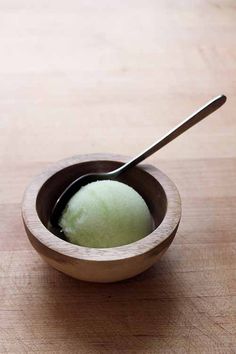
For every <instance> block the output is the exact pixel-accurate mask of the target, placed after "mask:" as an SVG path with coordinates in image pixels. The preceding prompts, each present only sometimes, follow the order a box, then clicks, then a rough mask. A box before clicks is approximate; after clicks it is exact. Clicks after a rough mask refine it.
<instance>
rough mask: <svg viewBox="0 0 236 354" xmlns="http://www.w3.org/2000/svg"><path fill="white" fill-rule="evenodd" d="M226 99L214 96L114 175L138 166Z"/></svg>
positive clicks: (221, 96) (218, 106)
mask: <svg viewBox="0 0 236 354" xmlns="http://www.w3.org/2000/svg"><path fill="white" fill-rule="evenodd" d="M225 101H226V96H224V95H220V96H217V97H215V98H213V99H212V100H211V101H209V102H207V103H206V104H205V105H204V106H202V107H201V108H199V109H198V110H197V111H196V112H194V113H193V114H191V115H190V116H189V117H187V118H186V119H185V120H184V121H183V122H181V123H180V124H178V125H177V126H176V127H175V128H173V129H172V130H170V131H169V132H168V133H167V134H166V135H164V136H163V137H162V138H161V139H160V140H158V141H157V142H155V143H154V144H152V145H151V146H150V147H149V148H147V149H146V150H144V151H143V152H142V153H141V154H139V155H138V156H136V157H134V158H133V159H132V160H131V161H129V162H127V163H126V164H124V165H122V166H121V167H119V168H118V169H116V170H115V171H113V173H114V176H116V177H117V176H118V175H119V174H120V173H122V172H124V171H126V170H127V169H128V168H130V167H133V166H136V165H137V164H138V163H139V162H141V161H143V160H144V159H146V158H147V157H148V156H150V155H152V154H153V153H154V152H156V151H158V150H160V149H161V148H162V147H163V146H165V145H166V144H168V143H169V142H171V141H172V140H174V139H175V138H177V136H179V135H181V134H183V133H184V132H185V131H186V130H188V129H189V128H191V127H193V126H194V125H195V124H197V123H198V122H200V121H201V120H202V119H203V118H205V117H207V116H209V114H211V113H213V112H214V111H216V110H217V109H218V108H220V107H221V106H222V105H223V104H224V103H225ZM113 173H112V174H113Z"/></svg>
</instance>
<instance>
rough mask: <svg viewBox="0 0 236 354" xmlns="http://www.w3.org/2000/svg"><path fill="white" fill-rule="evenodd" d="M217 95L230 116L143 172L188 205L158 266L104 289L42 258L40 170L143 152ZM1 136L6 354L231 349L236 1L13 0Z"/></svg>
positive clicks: (1, 344) (235, 308)
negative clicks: (28, 216)
mask: <svg viewBox="0 0 236 354" xmlns="http://www.w3.org/2000/svg"><path fill="white" fill-rule="evenodd" d="M221 93H224V94H226V95H227V96H228V101H227V103H226V105H225V106H224V107H223V108H222V109H221V110H219V111H218V112H216V113H215V114H214V116H213V115H212V116H211V117H209V118H208V119H206V120H205V121H204V122H201V123H200V124H199V125H198V126H196V127H194V128H192V130H191V131H189V132H187V133H186V134H185V135H184V136H182V137H180V138H178V139H177V140H176V141H175V142H172V143H171V144H170V145H169V146H168V147H165V148H164V149H163V150H162V151H160V152H159V153H157V154H156V155H155V156H153V157H152V158H149V160H148V162H150V163H153V164H154V165H155V166H157V167H159V168H161V169H162V170H163V171H164V172H165V173H167V174H168V175H169V176H170V177H171V178H172V179H173V181H174V182H175V183H176V185H177V186H178V188H179V191H180V194H181V197H182V203H183V216H182V220H181V225H180V228H179V231H178V233H177V236H176V238H175V241H174V243H173V244H172V246H171V247H170V249H169V250H168V252H167V253H166V254H165V255H164V257H163V258H162V259H161V261H160V262H159V263H157V264H156V265H155V266H154V267H153V268H151V269H150V270H148V271H146V272H145V273H143V274H142V275H140V276H137V277H136V278H134V279H131V280H128V281H124V282H121V283H115V284H106V285H103V284H90V283H83V282H79V281H76V280H74V279H71V278H69V277H67V276H65V275H63V274H60V273H59V272H57V271H55V270H53V269H51V268H49V266H47V265H46V264H45V263H44V262H43V261H42V260H41V259H40V258H39V256H38V254H37V253H36V252H35V251H34V249H33V248H32V247H31V245H30V243H29V241H28V239H27V237H26V235H25V232H24V229H23V225H22V221H21V215H20V203H21V199H22V194H23V191H24V189H25V187H26V185H27V184H28V183H29V182H30V180H31V178H32V177H33V176H34V175H35V174H38V173H39V172H41V170H42V169H43V168H45V167H46V166H48V165H49V164H50V163H51V162H54V161H56V160H59V159H62V158H65V157H68V156H71V155H75V154H80V153H94V152H113V153H120V154H126V155H134V154H135V153H137V152H139V151H141V150H142V149H143V148H144V147H146V146H148V145H149V144H150V143H152V142H154V141H155V140H156V139H157V138H158V137H160V136H161V135H162V134H163V133H165V132H166V131H167V130H168V129H170V128H171V127H173V126H174V125H175V124H177V123H178V122H179V121H180V120H181V119H182V118H184V117H185V116H186V115H188V114H189V113H191V112H192V111H193V110H194V109H196V108H197V107H198V106H199V105H201V104H203V103H205V102H206V101H207V100H208V99H210V98H212V97H214V96H215V95H218V94H221ZM0 128H1V130H0V133H1V136H0V159H1V169H0V181H1V182H0V188H1V201H0V210H1V212H0V223H1V229H0V233H1V235H0V299H1V302H0V353H31V352H38V353H46V352H47V353H147V354H151V353H161V354H162V353H220V354H224V353H226V354H228V353H236V243H235V241H236V7H235V1H234V0H225V1H219V0H212V1H210V0H208V1H206V0H198V1H188V0H185V1H184V0H183V1H165V0H161V1H154V0H147V1H144V0H135V1H134V0H128V1H108V0H99V1H90V0H77V1H75V0H68V1H65V0H57V1H56V0H52V1H46V0H41V1H27V0H22V1H17V0H9V1H5V0H2V1H1V2H0Z"/></svg>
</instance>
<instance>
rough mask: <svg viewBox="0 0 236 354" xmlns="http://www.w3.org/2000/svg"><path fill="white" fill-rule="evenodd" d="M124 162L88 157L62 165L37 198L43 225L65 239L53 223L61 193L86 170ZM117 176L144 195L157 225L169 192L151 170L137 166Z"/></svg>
mask: <svg viewBox="0 0 236 354" xmlns="http://www.w3.org/2000/svg"><path fill="white" fill-rule="evenodd" d="M121 165H122V163H121V162H117V161H108V160H96V161H87V162H81V163H78V164H75V165H71V166H68V167H66V168H63V169H61V170H60V171H58V172H57V173H55V174H54V175H53V176H51V177H50V178H49V179H48V180H47V181H46V182H45V183H44V184H43V186H42V187H41V189H40V191H39V193H38V196H37V200H36V209H37V213H38V216H39V218H40V220H41V222H42V223H43V225H44V226H45V227H46V228H47V229H49V230H50V231H51V232H52V233H54V234H55V235H56V236H58V237H60V238H62V239H64V240H65V237H64V235H63V233H62V232H60V233H59V232H58V230H56V229H53V228H52V227H51V226H50V215H51V211H52V208H53V206H54V204H55V202H56V200H57V199H58V197H59V196H60V194H61V193H62V192H63V191H64V190H65V188H66V187H67V186H68V185H69V184H70V183H71V182H72V181H74V180H75V179H76V178H78V177H80V176H82V175H84V174H86V173H90V172H108V171H112V170H114V169H116V168H118V167H120V166H121ZM117 180H118V181H120V182H123V183H126V184H127V185H129V186H131V187H133V188H134V189H135V190H136V191H137V192H138V193H139V194H140V195H141V196H142V197H143V199H144V200H145V202H146V203H147V205H148V207H149V210H150V213H151V215H152V218H153V222H154V229H155V228H156V227H158V225H160V223H161V222H162V220H163V219H164V217H165V214H166V209H167V198H166V194H165V191H164V190H163V188H162V186H161V185H160V183H159V182H158V181H157V180H156V179H155V178H154V177H153V176H152V175H151V174H149V173H148V172H146V171H144V170H143V169H141V168H138V167H133V168H132V169H130V170H128V171H126V172H124V173H122V174H121V176H120V177H119V178H117Z"/></svg>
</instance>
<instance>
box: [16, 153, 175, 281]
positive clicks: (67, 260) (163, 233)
mask: <svg viewBox="0 0 236 354" xmlns="http://www.w3.org/2000/svg"><path fill="white" fill-rule="evenodd" d="M127 160H128V158H127V157H124V156H117V155H111V154H95V155H94V154H92V155H80V156H75V157H71V158H68V159H65V160H62V161H59V162H57V163H56V164H54V165H53V166H51V167H49V168H48V169H47V170H45V171H44V172H43V173H42V174H40V175H39V176H37V177H36V178H35V179H34V180H33V181H32V182H31V184H30V185H29V187H28V188H27V189H26V191H25V194H24V198H23V203H22V217H23V222H24V226H25V230H26V233H27V235H28V238H29V240H30V242H31V243H32V245H33V247H34V248H35V249H36V251H37V252H38V253H39V254H40V256H41V257H42V258H43V259H44V260H45V261H46V262H47V263H49V264H50V265H51V266H52V267H54V268H56V269H57V270H59V271H61V272H63V273H65V274H68V275H70V276H72V277H74V278H77V279H81V280H85V281H91V282H115V281H119V280H123V279H127V278H130V277H133V276H134V275H137V274H139V273H141V272H143V271H144V270H146V269H148V268H149V267H150V266H151V265H153V263H155V262H156V261H157V260H158V259H159V258H160V257H161V256H162V255H163V253H164V252H165V251H166V250H167V248H168V247H169V246H170V244H171V242H172V241H173V238H174V236H175V234H176V231H177V228H178V225H179V222H180V217H181V201H180V196H179V193H178V191H177V188H176V187H175V185H174V184H173V182H171V180H170V179H169V178H168V177H167V176H166V175H164V174H163V173H162V172H161V171H160V170H158V169H157V168H155V167H154V166H151V165H139V167H134V168H132V169H131V170H129V171H127V172H124V173H123V174H122V175H121V176H120V178H119V179H118V180H119V181H121V182H124V183H126V184H128V185H130V186H132V187H133V188H134V189H135V190H136V191H137V192H138V193H139V194H140V195H141V196H142V197H143V198H144V200H145V201H146V203H147V205H148V207H149V209H150V212H151V214H152V217H153V220H154V224H155V229H154V230H153V232H152V233H151V234H149V235H148V236H146V237H144V238H143V239H141V240H138V241H136V242H133V243H130V244H128V245H124V246H119V247H112V248H88V247H82V246H78V245H74V244H72V243H69V242H67V241H66V240H65V239H63V238H61V237H59V236H58V235H56V234H54V233H53V230H50V227H49V226H48V225H49V217H50V213H51V209H52V206H53V205H54V203H55V201H56V200H57V198H58V196H59V195H60V193H61V192H62V191H63V190H64V189H65V187H66V186H67V185H68V184H69V183H70V182H71V181H73V180H74V179H75V178H77V177H79V176H80V175H83V174H85V173H89V172H96V171H98V172H99V171H100V172H101V171H103V172H104V171H111V170H113V169H115V168H117V167H119V166H120V165H121V164H122V163H123V162H126V161H127Z"/></svg>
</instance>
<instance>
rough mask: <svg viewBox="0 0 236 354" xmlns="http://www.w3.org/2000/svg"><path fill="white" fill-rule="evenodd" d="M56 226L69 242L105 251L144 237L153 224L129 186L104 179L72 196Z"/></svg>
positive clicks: (138, 196)
mask: <svg viewBox="0 0 236 354" xmlns="http://www.w3.org/2000/svg"><path fill="white" fill-rule="evenodd" d="M59 224H60V226H61V228H62V230H63V232H64V234H65V236H66V238H67V240H68V241H70V242H71V243H74V244H77V245H80V246H86V247H98V248H106V247H116V246H121V245H125V244H129V243H131V242H135V241H137V240H139V239H141V238H143V237H145V236H147V235H148V234H149V233H151V231H152V226H153V221H152V217H151V214H150V212H149V209H148V207H147V205H146V203H145V201H144V200H143V198H142V197H141V196H140V195H139V194H138V193H137V192H136V191H135V190H134V189H133V188H132V187H130V186H128V185H127V184H124V183H121V182H117V181H111V180H104V181H97V182H92V183H89V184H87V185H86V186H83V187H82V188H81V189H80V190H79V191H78V192H77V193H76V194H74V196H73V197H72V198H71V199H70V201H69V202H68V204H67V206H66V208H65V210H64V211H63V213H62V216H61V218H60V221H59Z"/></svg>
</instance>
